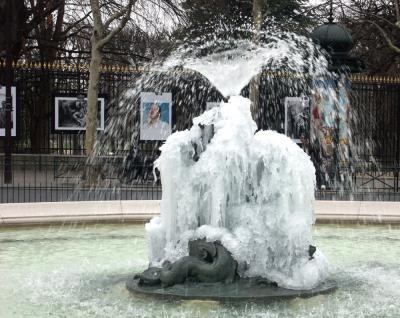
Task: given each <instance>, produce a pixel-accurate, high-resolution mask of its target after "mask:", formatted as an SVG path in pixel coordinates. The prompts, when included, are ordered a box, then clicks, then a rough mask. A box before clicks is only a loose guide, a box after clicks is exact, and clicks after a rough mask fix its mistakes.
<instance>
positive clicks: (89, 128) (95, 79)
mask: <svg viewBox="0 0 400 318" xmlns="http://www.w3.org/2000/svg"><path fill="white" fill-rule="evenodd" d="M91 54H92V55H91V56H92V59H91V60H90V66H89V87H88V92H87V114H86V138H85V150H86V154H87V155H88V156H90V155H92V154H93V149H94V144H95V142H96V135H97V99H98V89H99V81H100V65H101V61H102V58H103V53H102V52H101V50H100V49H98V47H97V45H95V44H92V52H91Z"/></svg>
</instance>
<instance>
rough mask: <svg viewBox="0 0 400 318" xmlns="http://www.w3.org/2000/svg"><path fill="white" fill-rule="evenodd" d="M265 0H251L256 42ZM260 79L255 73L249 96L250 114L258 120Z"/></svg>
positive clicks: (256, 41) (258, 37)
mask: <svg viewBox="0 0 400 318" xmlns="http://www.w3.org/2000/svg"><path fill="white" fill-rule="evenodd" d="M264 10H265V0H253V24H254V35H253V41H254V43H256V44H258V43H259V42H260V36H261V27H262V22H263V17H264ZM260 81H261V75H260V74H257V75H256V76H254V77H253V79H252V80H251V82H250V92H249V98H250V100H251V109H250V110H251V115H252V117H253V119H254V121H255V122H256V123H257V121H258V113H259V111H260Z"/></svg>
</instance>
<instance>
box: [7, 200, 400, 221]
mask: <svg viewBox="0 0 400 318" xmlns="http://www.w3.org/2000/svg"><path fill="white" fill-rule="evenodd" d="M159 211H160V201H156V200H133V201H83V202H44V203H7V204H0V227H1V226H14V225H33V224H54V223H59V224H60V223H61V224H62V223H87V222H136V223H145V222H148V221H149V220H150V219H151V218H152V217H154V216H157V215H159ZM315 215H316V221H317V223H358V224H400V202H375V201H373V202H372V201H316V202H315Z"/></svg>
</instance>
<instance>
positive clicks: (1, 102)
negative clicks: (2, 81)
mask: <svg viewBox="0 0 400 318" xmlns="http://www.w3.org/2000/svg"><path fill="white" fill-rule="evenodd" d="M5 101H6V88H5V87H4V86H2V87H1V88H0V137H5V135H6V105H5ZM11 101H12V111H11V136H12V137H15V136H16V135H17V127H16V125H17V102H16V101H17V89H16V88H15V86H12V87H11Z"/></svg>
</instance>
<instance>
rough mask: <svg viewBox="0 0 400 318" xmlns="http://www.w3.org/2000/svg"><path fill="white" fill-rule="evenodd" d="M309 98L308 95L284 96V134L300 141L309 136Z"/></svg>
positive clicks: (297, 141) (295, 140)
mask: <svg viewBox="0 0 400 318" xmlns="http://www.w3.org/2000/svg"><path fill="white" fill-rule="evenodd" d="M309 132H310V100H309V98H308V97H285V135H286V136H288V137H290V138H291V139H292V140H293V141H294V142H296V143H301V137H302V136H303V137H305V138H309Z"/></svg>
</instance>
